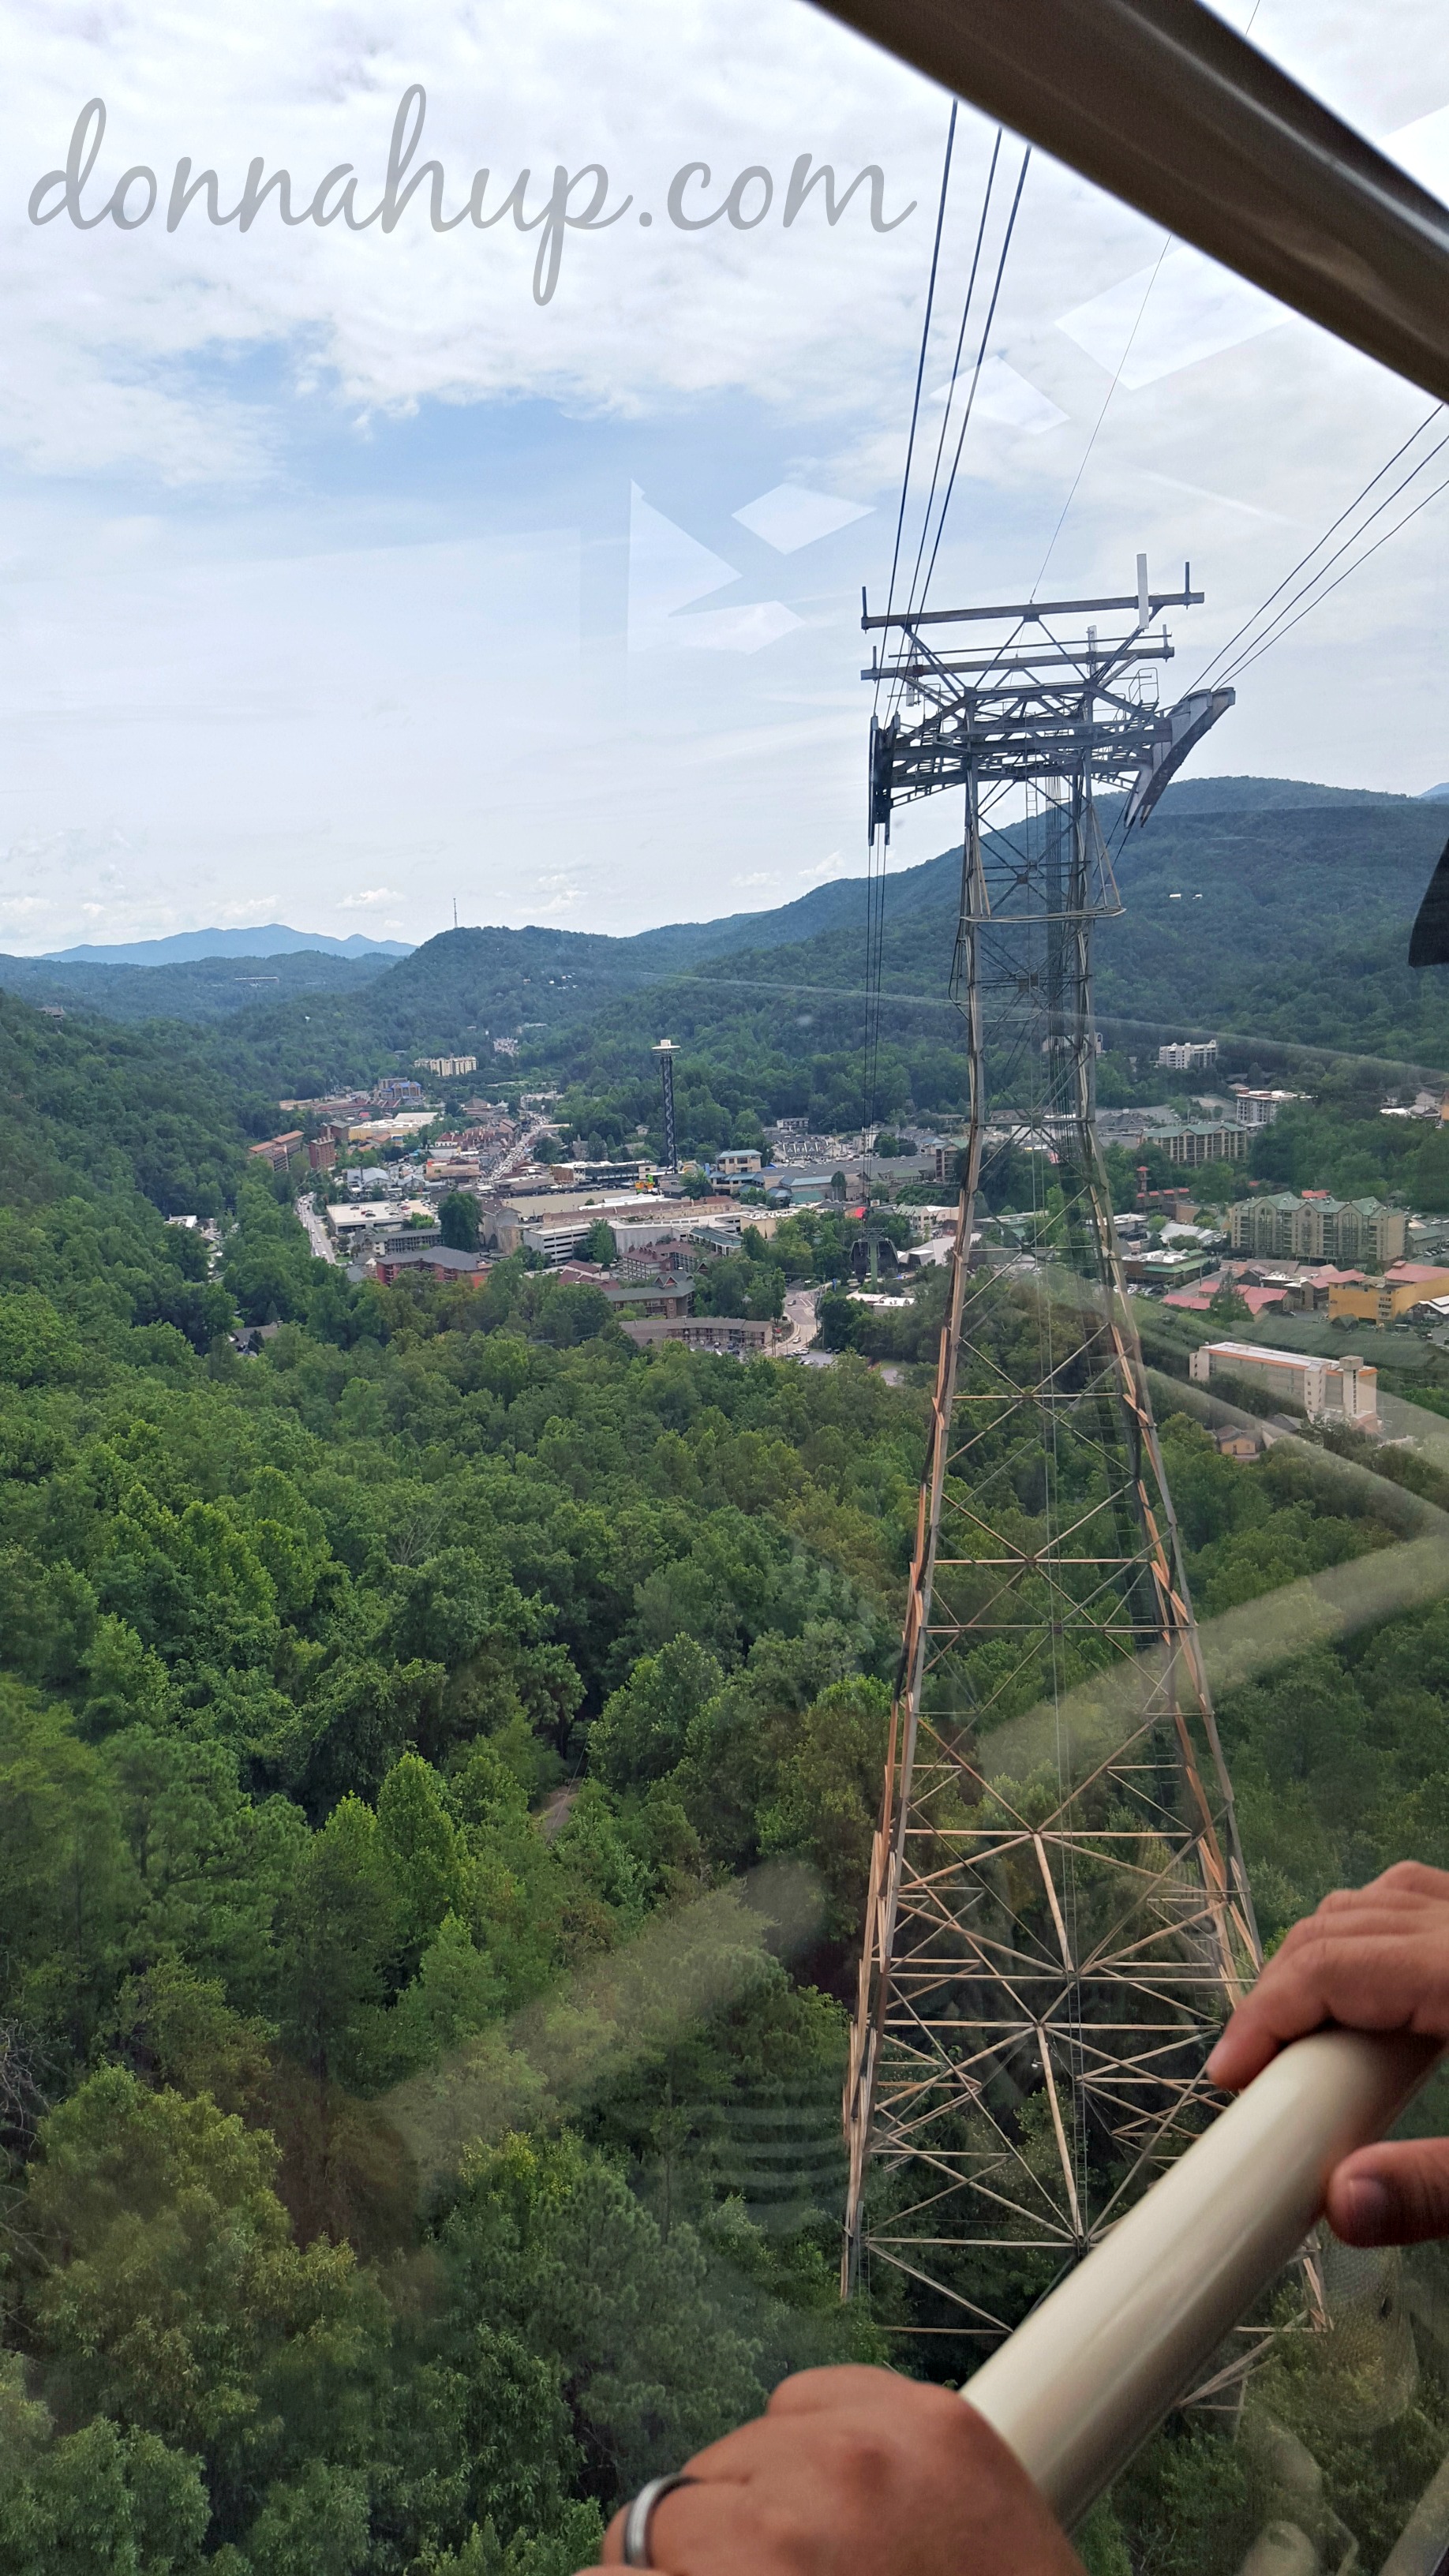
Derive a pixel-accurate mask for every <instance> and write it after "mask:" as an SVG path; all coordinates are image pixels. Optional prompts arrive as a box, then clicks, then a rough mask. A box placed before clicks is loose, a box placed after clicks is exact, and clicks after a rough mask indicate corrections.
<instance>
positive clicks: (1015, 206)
mask: <svg viewBox="0 0 1449 2576" xmlns="http://www.w3.org/2000/svg"><path fill="white" fill-rule="evenodd" d="M1030 164H1031V145H1030V144H1029V143H1028V145H1027V147H1026V149H1025V151H1024V152H1023V154H1022V156H1021V170H1020V172H1019V174H1018V177H1017V182H1016V194H1015V196H1014V197H1013V198H1012V201H1011V213H1010V215H1009V216H1008V218H1007V224H1006V234H1005V238H1004V239H1003V241H1002V245H1001V256H1000V258H999V259H998V260H997V263H996V281H995V284H994V285H993V287H992V289H991V304H990V308H989V310H988V312H987V316H986V324H985V328H984V329H983V331H982V334H981V346H980V348H979V349H978V350H977V352H976V364H975V366H974V368H973V369H972V373H971V389H970V392H969V393H968V394H967V397H966V412H965V417H964V418H963V420H962V423H961V435H960V437H959V438H958V439H957V441H956V453H955V455H954V456H953V458H952V459H951V474H950V480H949V481H948V483H947V485H946V491H945V497H944V499H943V500H942V503H941V514H940V517H939V518H938V520H937V522H936V542H935V544H934V545H933V546H932V548H931V560H930V562H929V563H928V564H927V566H926V578H925V580H924V582H923V583H922V584H921V595H920V598H919V599H913V600H912V602H911V607H912V609H913V610H919V609H923V608H924V607H925V605H926V601H927V599H928V597H929V595H930V589H931V576H932V574H933V573H934V571H935V569H936V557H937V555H938V554H939V553H940V551H941V539H942V536H943V535H944V533H945V527H946V513H947V511H948V510H949V509H950V507H951V495H952V493H953V492H954V491H955V489H956V473H957V468H958V467H959V465H960V463H961V451H962V449H963V448H964V447H965V444H966V432H967V430H968V429H969V428H970V426H971V413H972V409H973V407H974V405H975V401H976V388H977V385H978V384H979V383H980V381H981V368H982V364H983V362H984V360H985V356H986V343H987V341H988V340H989V339H990V337H991V325H992V323H993V322H994V321H995V319H996V306H997V302H998V299H999V297H1000V294H1001V287H1002V281H1003V279H1004V278H1005V275H1006V263H1007V259H1008V257H1009V255H1010V251H1011V236H1012V234H1013V233H1014V232H1015V230H1016V218H1017V215H1018V213H1019V211H1020V208H1021V192H1022V190H1023V188H1024V187H1025V186H1026V174H1027V170H1028V168H1029V167H1030Z"/></svg>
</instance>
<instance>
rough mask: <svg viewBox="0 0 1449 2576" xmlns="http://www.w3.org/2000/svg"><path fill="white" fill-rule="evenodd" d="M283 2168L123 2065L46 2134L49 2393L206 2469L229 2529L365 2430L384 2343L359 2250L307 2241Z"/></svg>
mask: <svg viewBox="0 0 1449 2576" xmlns="http://www.w3.org/2000/svg"><path fill="white" fill-rule="evenodd" d="M276 2163H277V2150H276V2147H275V2145H274V2143H273V2141H272V2140H271V2139H270V2138H269V2137H267V2136H266V2135H265V2133H263V2132H261V2131H257V2130H248V2129H245V2128H243V2126H242V2123H241V2122H240V2120H238V2119H236V2118H234V2117H231V2116H229V2115H227V2114H225V2113H223V2112H221V2111H219V2110H218V2109H217V2108H216V2105H215V2104H214V2103H213V2102H211V2101H209V2100H208V2099H207V2098H206V2096H205V2095H203V2096H201V2097H200V2098H199V2099H198V2100H196V2101H186V2100H184V2099H183V2098H182V2096H181V2095H179V2094H176V2093H171V2092H160V2093H149V2092H147V2091H146V2089H145V2088H144V2086H142V2085H141V2084H139V2083H138V2082H137V2081H136V2079H135V2077H134V2076H132V2075H130V2074H128V2073H126V2072H125V2070H124V2069H122V2068H121V2067H117V2066H109V2067H103V2068H100V2069H99V2070H98V2071H97V2072H96V2073H95V2074H93V2075H90V2076H88V2077H87V2078H86V2080H85V2082H84V2083H83V2084H82V2085H81V2086H80V2088H79V2089H78V2091H77V2092H75V2093H74V2094H73V2095H72V2096H71V2098H70V2100H69V2101H68V2102H64V2103H62V2104H61V2105H60V2106H59V2108H58V2109H57V2110H55V2111H53V2112H51V2114H50V2115H49V2117H48V2119H47V2120H46V2121H45V2123H44V2126H43V2129H42V2131H41V2137H40V2156H39V2160H38V2162H37V2164H36V2166H35V2168H34V2171H33V2173H32V2176H31V2180H30V2187H29V2193H28V2212H29V2224H30V2227H31V2229H32V2230H33V2233H34V2238H35V2241H36V2243H37V2244H38V2245H39V2247H40V2248H41V2249H42V2255H43V2259H42V2261H41V2263H40V2265H39V2268H38V2270H37V2272H36V2274H35V2277H34V2278H33V2280H32V2281H31V2283H30V2285H29V2288H28V2294H27V2305H28V2310H29V2314H30V2318H31V2320H32V2325H33V2330H34V2332H35V2333H36V2334H37V2335H38V2336H39V2338H40V2339H41V2341H42V2344H43V2347H44V2350H45V2353H46V2356H47V2361H46V2385H47V2388H48V2389H51V2388H53V2389H54V2391H55V2393H56V2395H57V2397H60V2396H63V2398H64V2403H65V2407H66V2411H67V2412H68V2413H70V2414H72V2415H74V2414H75V2413H77V2412H79V2413H82V2414H85V2415H92V2414H94V2415H98V2416H107V2417H109V2418H110V2419H111V2420H112V2421H113V2423H114V2424H116V2425H117V2426H119V2427H121V2428H122V2429H123V2431H127V2432H141V2433H148V2434H152V2435H155V2436H157V2437H158V2438H159V2440H160V2441H161V2442H163V2443H165V2444H167V2445H169V2446H171V2447H172V2448H173V2449H174V2450H175V2451H180V2452H185V2453H199V2454H200V2455H201V2457H202V2459H203V2461H204V2462H205V2465H206V2473H207V2479H208V2484H209V2487H210V2490H211V2497H212V2503H213V2507H214V2509H215V2510H216V2512H217V2514H218V2518H219V2521H220V2524H221V2527H222V2529H223V2530H225V2529H226V2527H227V2525H228V2524H230V2525H231V2527H232V2529H233V2530H235V2528H236V2526H237V2522H238V2519H239V2518H241V2517H244V2516H245V2514H246V2511H247V2505H248V2499H249V2497H250V2496H251V2495H252V2494H254V2493H255V2492H256V2490H257V2488H258V2485H259V2484H260V2485H261V2486H262V2487H264V2486H265V2484H266V2482H267V2480H268V2478H270V2477H275V2476H278V2475H281V2474H285V2473H286V2471H287V2470H288V2468H289V2467H290V2466H291V2465H292V2464H293V2463H294V2462H295V2461H297V2460H298V2459H299V2458H300V2459H302V2460H305V2459H306V2458H307V2457H308V2456H309V2455H310V2454H314V2453H320V2454H321V2455H322V2456H324V2457H325V2456H326V2455H327V2454H328V2452H329V2451H332V2453H333V2456H335V2449H334V2445H336V2444H337V2443H339V2442H341V2443H342V2444H344V2445H345V2444H346V2442H347V2440H348V2438H349V2436H350V2435H354V2434H355V2432H356V2429H357V2427H356V2423H355V2420H354V2419H355V2415H356V2406H357V2390H358V2380H359V2372H361V2373H362V2374H363V2375H364V2378H365V2374H366V2371H367V2369H368V2367H369V2366H370V2358H371V2355H370V2347H371V2346H372V2345H373V2344H374V2343H375V2341H376V2339H377V2337H378V2336H379V2335H380V2334H381V2333H382V2332H383V2331H384V2328H383V2321H382V2317H381V2315H380V2312H379V2307H378V2304H377V2302H376V2300H375V2297H374V2294H373V2293H372V2292H371V2291H370V2290H369V2289H368V2288H367V2287H366V2285H365V2284H364V2283H363V2282H362V2281H361V2280H360V2279H359V2277H358V2275H357V2272H356V2268H355V2264H354V2261H353V2257H352V2254H351V2251H350V2249H349V2248H347V2247H345V2246H334V2245H329V2244H326V2243H324V2242H319V2243H317V2244H314V2245H312V2246H310V2247H308V2248H307V2249H306V2251H305V2252H304V2251H303V2250H301V2249H300V2248H299V2247H297V2246H296V2245H295V2244H294V2243H293V2241H292V2232H291V2226H290V2223H289V2221H288V2218H287V2214H286V2211H285V2210H284V2208H283V2207H282V2204H281V2202H280V2201H279V2199H278V2198H277V2196H276V2193H275V2191H274V2189H273V2187H272V2186H273V2177H274V2174H275V2170H276Z"/></svg>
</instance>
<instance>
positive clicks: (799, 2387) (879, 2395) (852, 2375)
mask: <svg viewBox="0 0 1449 2576" xmlns="http://www.w3.org/2000/svg"><path fill="white" fill-rule="evenodd" d="M929 2393H930V2392H928V2390H927V2388H926V2386H925V2385H924V2383H923V2382H922V2381H921V2380H919V2379H904V2378H902V2376H901V2374H900V2372H899V2371H896V2370H874V2369H872V2368H870V2367H869V2365H868V2364H867V2363H865V2362H863V2361H846V2362H837V2363H835V2364H834V2365H832V2366H831V2367H830V2368H827V2369H820V2370H797V2371H795V2372H794V2374H793V2375H792V2377H790V2378H789V2379H782V2380H781V2382H780V2384H779V2387H778V2388H777V2389H776V2390H775V2392H774V2394H773V2396H772V2397H771V2399H770V2403H769V2406H768V2409H767V2410H766V2411H767V2412H768V2413H769V2414H770V2415H819V2414H826V2413H833V2412H834V2411H835V2410H836V2409H838V2408H841V2407H848V2408H851V2409H854V2410H857V2411H860V2412H864V2413H868V2412H870V2411H871V2410H872V2409H873V2408H877V2407H881V2406H886V2407H889V2406H892V2405H905V2406H909V2407H915V2406H918V2405H919V2403H920V2401H921V2399H922V2398H923V2397H926V2396H928V2394H929ZM934 2393H936V2394H938V2395H940V2396H941V2397H943V2398H945V2399H947V2400H948V2401H949V2402H950V2403H951V2404H952V2405H959V2403H960V2400H959V2399H958V2398H957V2397H956V2396H955V2395H954V2394H953V2392H952V2391H951V2390H950V2389H946V2388H943V2389H940V2390H939V2391H936V2392H934Z"/></svg>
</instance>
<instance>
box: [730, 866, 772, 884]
mask: <svg viewBox="0 0 1449 2576" xmlns="http://www.w3.org/2000/svg"><path fill="white" fill-rule="evenodd" d="M779 882H780V879H779V876H778V873H777V872H776V870H775V869H774V868H752V869H751V871H750V873H749V875H748V876H743V877H731V879H730V884H731V885H732V886H772V885H778V884H779Z"/></svg>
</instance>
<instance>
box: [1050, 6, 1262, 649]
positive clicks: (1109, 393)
mask: <svg viewBox="0 0 1449 2576" xmlns="http://www.w3.org/2000/svg"><path fill="white" fill-rule="evenodd" d="M1253 14H1254V16H1255V17H1256V15H1257V12H1256V10H1255V11H1254V13H1253ZM1171 248H1172V235H1171V233H1169V234H1168V235H1167V236H1166V239H1165V240H1164V242H1163V245H1162V248H1161V250H1160V251H1159V252H1158V254H1157V260H1156V264H1155V266H1154V268H1153V271H1152V275H1151V276H1150V277H1149V279H1148V281H1147V284H1146V286H1145V287H1144V288H1143V290H1142V301H1141V303H1140V304H1139V305H1138V307H1137V319H1136V321H1135V322H1134V323H1133V325H1132V328H1131V330H1130V331H1129V332H1128V334H1127V343H1126V346H1125V348H1124V349H1123V351H1122V355H1121V357H1120V358H1119V359H1118V361H1117V372H1116V374H1115V375H1114V376H1113V378H1112V381H1111V383H1110V385H1109V386H1108V387H1107V390H1106V393H1105V394H1104V396H1103V398H1102V408H1101V410H1100V411H1099V412H1098V414H1097V417H1096V420H1095V421H1094V422H1093V424H1092V434H1091V436H1090V438H1089V439H1088V441H1087V444H1086V446H1085V447H1084V448H1083V450H1082V461H1081V464H1080V465H1079V466H1078V467H1077V470H1076V473H1075V474H1074V475H1073V477H1072V488H1071V490H1070V492H1069V493H1068V494H1067V497H1066V499H1065V501H1064V502H1063V503H1062V508H1061V516H1060V518H1059V519H1058V520H1057V523H1056V526H1055V527H1054V528H1053V530H1052V533H1051V543H1050V545H1049V546H1048V547H1047V550H1046V553H1045V554H1044V555H1043V556H1042V559H1041V569H1040V571H1039V572H1038V574H1037V577H1036V579H1035V581H1034V582H1033V583H1032V586H1031V595H1032V597H1033V599H1035V597H1036V594H1037V592H1038V591H1039V590H1040V588H1041V585H1042V583H1043V582H1044V581H1045V579H1046V572H1047V566H1048V564H1049V563H1050V562H1051V559H1052V557H1053V555H1054V554H1055V553H1056V550H1057V540H1058V538H1059V537H1060V535H1061V533H1062V530H1063V528H1064V527H1065V526H1066V524H1067V513H1068V511H1069V510H1070V508H1071V506H1072V503H1073V502H1074V501H1075V499H1076V497H1077V493H1078V491H1079V490H1080V488H1081V481H1082V476H1083V475H1084V474H1085V473H1086V470H1087V467H1088V465H1089V464H1090V463H1091V458H1092V450H1093V448H1094V447H1095V446H1096V444H1097V438H1098V433H1099V432H1100V430H1101V427H1102V423H1103V421H1104V420H1105V419H1106V417H1107V414H1108V411H1109V410H1110V409H1111V404H1112V397H1113V395H1114V394H1115V392H1116V390H1117V387H1118V386H1119V385H1120V383H1121V381H1122V370H1123V368H1124V367H1125V366H1126V364H1127V361H1128V359H1129V358H1130V357H1131V355H1132V350H1133V345H1134V343H1135V341H1136V338H1137V334H1138V332H1139V331H1140V330H1141V328H1142V324H1143V321H1144V319H1145V317H1146V313H1147V306H1148V300H1149V298H1150V296H1151V294H1152V290H1153V288H1154V286H1155V285H1156V284H1157V278H1158V272H1159V270H1160V269H1161V267H1162V263H1163V261H1164V260H1165V259H1166V257H1167V254H1168V252H1169V251H1170V250H1171Z"/></svg>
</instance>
